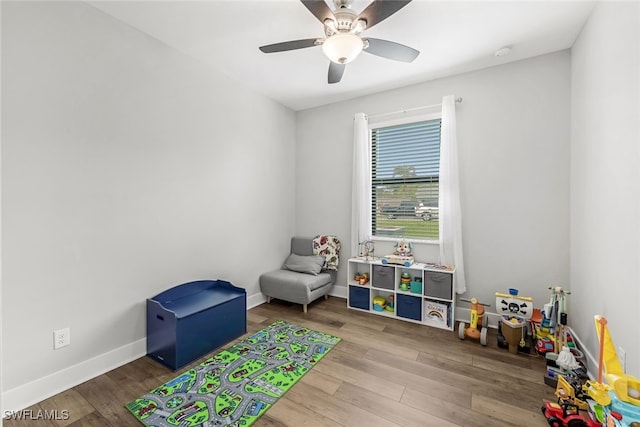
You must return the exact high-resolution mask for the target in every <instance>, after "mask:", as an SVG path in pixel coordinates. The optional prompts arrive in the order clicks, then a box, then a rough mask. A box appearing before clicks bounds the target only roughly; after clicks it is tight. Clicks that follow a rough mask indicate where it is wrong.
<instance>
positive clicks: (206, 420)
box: [126, 320, 340, 427]
mask: <svg viewBox="0 0 640 427" xmlns="http://www.w3.org/2000/svg"><path fill="white" fill-rule="evenodd" d="M338 342H340V338H338V337H334V336H332V335H327V334H324V333H322V332H318V331H314V330H311V329H308V328H304V327H301V326H296V325H293V324H291V323H287V322H285V321H283V320H278V321H276V322H274V323H272V324H271V325H269V326H267V327H266V328H264V329H262V330H261V331H258V332H256V333H255V334H253V335H252V336H250V337H249V338H246V339H244V340H242V341H240V342H239V343H237V344H235V345H234V346H232V347H229V348H228V349H226V350H222V351H221V352H219V353H218V354H216V355H215V356H213V357H211V358H209V359H207V360H205V361H204V362H202V363H201V364H200V365H198V366H196V367H195V368H193V369H190V370H188V371H186V372H184V373H182V374H181V375H179V376H177V377H176V378H174V379H172V380H171V381H169V382H167V383H166V384H163V385H161V386H160V387H157V388H155V389H154V390H151V391H150V392H149V393H147V394H145V395H144V396H142V397H140V398H138V399H136V400H134V401H132V402H129V403H127V405H126V407H127V409H128V410H129V411H131V413H132V414H133V415H134V416H135V417H136V418H137V419H138V420H139V421H140V422H141V423H142V424H144V425H145V426H149V427H152V426H153V427H164V426H181V427H190V426H201V427H205V426H206V427H209V426H250V425H251V424H253V423H254V422H255V421H256V420H257V419H258V418H260V416H261V415H262V414H264V413H265V412H266V411H267V409H269V407H270V406H271V405H273V404H274V403H275V402H276V401H277V400H278V398H280V397H281V396H282V395H283V394H284V393H285V392H286V391H287V390H289V389H290V388H291V387H293V385H294V384H295V383H296V382H298V380H299V379H300V378H302V377H303V376H304V374H306V373H307V372H308V371H309V370H310V369H311V368H312V367H313V366H314V365H315V364H316V363H318V361H320V359H322V358H323V357H324V355H325V354H327V353H328V352H329V351H330V350H331V349H332V348H333V347H334V346H335V345H336V344H337V343H338Z"/></svg>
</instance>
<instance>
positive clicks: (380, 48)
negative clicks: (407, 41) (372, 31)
mask: <svg viewBox="0 0 640 427" xmlns="http://www.w3.org/2000/svg"><path fill="white" fill-rule="evenodd" d="M367 41H368V42H369V46H368V47H367V48H366V49H365V50H364V52H368V53H370V54H372V55H377V56H381V57H383V58H387V59H393V60H394V61H402V62H411V61H413V60H414V59H416V58H417V57H418V55H420V51H418V50H416V49H414V48H412V47H409V46H405V45H403V44H400V43H396V42H390V41H389V40H382V39H373V38H371V37H367Z"/></svg>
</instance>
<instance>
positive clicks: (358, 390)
mask: <svg viewBox="0 0 640 427" xmlns="http://www.w3.org/2000/svg"><path fill="white" fill-rule="evenodd" d="M247 318H248V324H247V329H248V334H251V333H253V332H255V331H257V330H260V329H262V328H263V327H265V326H267V325H268V324H270V323H271V322H273V321H275V320H278V319H284V320H287V321H289V322H291V323H295V324H299V325H303V326H307V327H309V328H312V329H316V330H320V331H323V332H327V333H330V334H333V335H336V336H339V337H341V338H342V341H341V342H340V343H339V344H338V345H337V346H336V347H335V348H334V349H333V350H332V351H331V352H330V353H329V354H328V355H327V356H325V357H324V358H323V359H322V361H321V362H320V363H319V364H318V365H317V366H315V367H314V368H313V369H312V370H311V371H310V372H309V373H308V374H307V375H306V376H305V377H303V378H302V380H301V381H300V382H299V383H298V384H296V385H295V386H294V387H293V388H292V389H291V390H289V391H288V392H287V393H286V394H285V395H284V396H283V397H282V398H281V399H280V400H279V401H278V402H277V403H276V404H275V405H274V406H273V407H271V408H270V409H269V410H268V411H267V412H266V414H265V415H263V416H262V417H261V418H260V419H259V420H258V421H257V422H256V423H255V424H254V426H255V427H275V426H279V427H280V426H371V427H372V426H421V427H422V426H443V427H447V426H471V427H473V426H477V427H484V426H497V427H499V426H531V427H535V426H540V427H542V426H546V425H547V423H546V421H545V419H544V417H543V416H542V413H541V412H540V407H541V405H542V401H543V399H549V400H555V398H554V395H553V392H554V390H553V389H552V388H551V387H549V386H547V385H545V384H544V381H543V375H544V371H545V363H544V359H543V358H541V357H539V356H535V355H530V356H528V355H521V354H518V355H512V354H510V353H509V352H508V351H507V350H505V349H501V348H497V345H496V337H495V332H494V331H493V330H492V331H490V335H489V345H488V346H487V347H482V346H481V345H480V344H479V343H478V342H476V341H470V340H464V341H461V340H459V339H458V338H457V334H456V333H454V332H449V331H442V330H439V329H435V328H430V327H427V326H422V325H417V324H413V323H409V322H403V321H400V320H395V319H390V318H385V317H382V316H376V315H373V314H368V313H362V312H357V311H355V310H349V309H347V308H346V302H345V300H344V299H340V298H334V297H331V298H329V299H328V300H323V299H320V300H318V301H317V302H314V303H312V304H311V305H310V306H309V312H308V313H306V314H304V313H303V312H302V308H301V306H300V305H290V304H288V303H285V302H281V301H278V300H272V301H271V303H270V304H263V305H261V306H258V307H255V308H253V309H251V310H249V312H248V315H247ZM225 347H226V346H225ZM205 358H206V357H204V358H202V359H205ZM197 363H199V361H198V362H194V364H193V365H195V364H197ZM185 369H186V368H185ZM175 376H176V373H175V372H172V371H170V370H169V369H167V368H165V367H163V366H161V365H159V364H158V363H156V362H154V361H153V360H151V359H150V358H148V357H142V358H140V359H137V360H135V361H133V362H131V363H129V364H127V365H125V366H122V367H120V368H118V369H115V370H113V371H110V372H108V373H106V374H104V375H101V376H99V377H96V378H94V379H92V380H90V381H88V382H85V383H83V384H80V385H78V386H77V387H74V388H72V389H70V390H67V391H65V392H63V393H60V394H59V395H56V396H54V397H51V398H49V399H47V400H45V401H42V402H40V403H39V404H36V405H34V406H33V407H31V408H29V409H31V410H32V411H33V414H36V413H37V412H38V411H39V410H47V411H52V410H57V411H58V412H59V413H60V411H63V410H67V411H68V414H69V419H67V420H57V421H56V420H30V421H29V420H23V421H16V420H5V421H4V425H5V426H6V427H14V426H20V427H25V426H34V427H62V426H72V427H84V426H87V427H88V426H91V427H93V426H99V427H105V426H114V427H127V426H132V427H139V426H141V424H140V423H139V422H138V421H137V420H136V419H135V418H134V417H133V416H132V415H131V414H130V413H129V412H128V411H127V410H126V409H125V407H124V404H125V403H127V402H129V401H131V400H133V399H134V398H136V397H139V396H141V395H143V394H144V393H146V392H147V391H149V390H151V389H153V388H155V387H156V386H158V385H160V384H162V383H164V382H167V381H169V380H170V379H172V378H174V377H175ZM58 418H63V417H58Z"/></svg>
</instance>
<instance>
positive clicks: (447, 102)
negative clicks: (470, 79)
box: [439, 95, 467, 294]
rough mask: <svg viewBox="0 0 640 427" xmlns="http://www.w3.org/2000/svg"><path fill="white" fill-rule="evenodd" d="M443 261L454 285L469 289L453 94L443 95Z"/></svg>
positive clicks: (441, 171)
mask: <svg viewBox="0 0 640 427" xmlns="http://www.w3.org/2000/svg"><path fill="white" fill-rule="evenodd" d="M439 208H440V213H439V215H440V263H441V264H450V265H453V266H455V268H456V274H455V281H456V283H455V289H456V292H457V293H459V294H462V293H464V292H465V291H466V290H467V283H466V280H465V277H464V260H463V257H462V220H461V213H460V183H459V172H458V143H457V140H456V105H455V99H454V96H453V95H448V96H445V97H444V98H442V125H441V136H440V199H439Z"/></svg>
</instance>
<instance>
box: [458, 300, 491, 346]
mask: <svg viewBox="0 0 640 427" xmlns="http://www.w3.org/2000/svg"><path fill="white" fill-rule="evenodd" d="M460 301H466V302H470V303H471V319H470V324H469V327H468V328H467V327H466V324H465V323H464V322H460V323H459V324H458V338H460V339H461V340H463V339H464V338H465V336H466V337H469V338H473V339H476V340H477V339H480V344H482V345H487V314H486V313H485V312H484V308H485V307H489V304H482V303H480V302H478V300H477V299H475V298H471V299H470V300H469V299H464V298H460ZM478 326H483V327H482V329H480V328H479V327H478Z"/></svg>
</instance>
